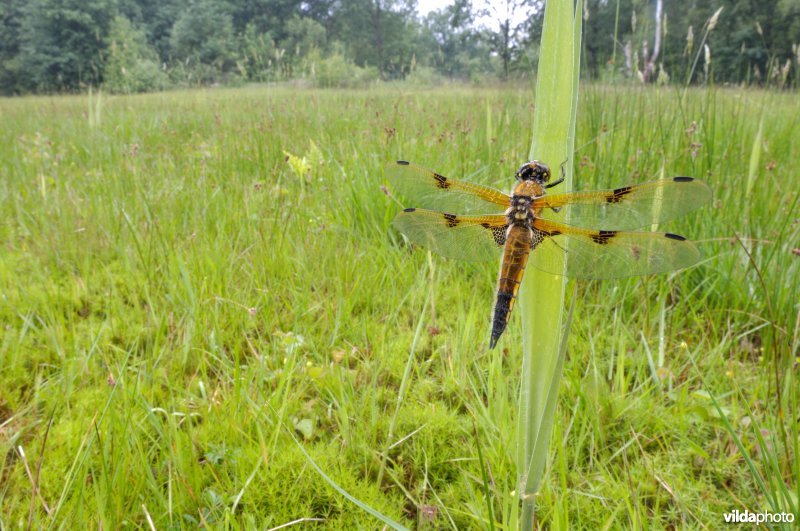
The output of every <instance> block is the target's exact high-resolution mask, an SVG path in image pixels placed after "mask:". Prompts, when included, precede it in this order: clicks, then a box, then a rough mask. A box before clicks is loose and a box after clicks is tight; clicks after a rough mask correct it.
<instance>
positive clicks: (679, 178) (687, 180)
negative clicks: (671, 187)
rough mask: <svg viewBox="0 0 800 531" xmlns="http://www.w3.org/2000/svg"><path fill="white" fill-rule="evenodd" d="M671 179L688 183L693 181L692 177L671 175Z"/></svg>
mask: <svg viewBox="0 0 800 531" xmlns="http://www.w3.org/2000/svg"><path fill="white" fill-rule="evenodd" d="M672 180H673V181H675V182H676V183H690V182H692V181H694V177H673V178H672Z"/></svg>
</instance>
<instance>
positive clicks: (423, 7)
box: [417, 0, 525, 27]
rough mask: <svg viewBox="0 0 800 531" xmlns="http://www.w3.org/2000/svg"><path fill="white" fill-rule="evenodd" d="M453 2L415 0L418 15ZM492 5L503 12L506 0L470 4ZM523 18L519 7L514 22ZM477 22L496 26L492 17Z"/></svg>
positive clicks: (523, 14)
mask: <svg viewBox="0 0 800 531" xmlns="http://www.w3.org/2000/svg"><path fill="white" fill-rule="evenodd" d="M452 3H453V0H417V13H418V14H419V16H420V17H424V16H425V15H427V14H428V13H430V12H431V11H434V10H436V9H441V8H443V7H445V6H449V5H451V4H452ZM487 4H488V5H492V6H494V7H495V8H496V9H497V11H498V12H499V14H502V13H505V7H506V2H505V1H503V0H487V1H486V2H485V3H484V2H481V1H480V0H473V2H472V6H473V7H486V5H487ZM524 19H525V10H524V9H520V10H519V11H518V12H517V13H516V14H515V16H514V22H516V23H519V22H522V21H523V20H524ZM478 22H479V23H483V24H485V25H487V26H489V27H494V26H496V21H495V20H493V19H492V17H486V18H479V19H478Z"/></svg>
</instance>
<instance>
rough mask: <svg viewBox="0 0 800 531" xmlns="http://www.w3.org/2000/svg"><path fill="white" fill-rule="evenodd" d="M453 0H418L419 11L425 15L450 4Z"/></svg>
mask: <svg viewBox="0 0 800 531" xmlns="http://www.w3.org/2000/svg"><path fill="white" fill-rule="evenodd" d="M452 3H453V0H417V13H419V14H420V16H422V17H424V16H425V15H427V14H428V13H430V12H431V11H434V10H436V9H441V8H443V7H444V6H449V5H450V4H452Z"/></svg>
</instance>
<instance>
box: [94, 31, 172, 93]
mask: <svg viewBox="0 0 800 531" xmlns="http://www.w3.org/2000/svg"><path fill="white" fill-rule="evenodd" d="M104 74H105V75H104V83H103V86H104V87H105V88H106V89H108V90H109V91H110V92H146V91H150V90H158V89H161V88H163V87H165V86H166V82H167V80H166V75H165V74H164V73H163V72H162V71H161V69H160V68H159V62H158V55H157V53H156V51H155V49H154V48H153V47H152V46H150V45H149V44H148V43H147V37H146V35H145V33H144V31H142V30H140V29H136V28H134V27H133V25H132V24H131V22H130V21H129V20H128V19H127V18H125V17H116V18H115V19H114V21H113V22H112V24H111V30H110V33H109V45H108V56H107V58H106V64H105V69H104Z"/></svg>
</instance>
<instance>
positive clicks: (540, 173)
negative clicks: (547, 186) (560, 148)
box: [514, 160, 550, 184]
mask: <svg viewBox="0 0 800 531" xmlns="http://www.w3.org/2000/svg"><path fill="white" fill-rule="evenodd" d="M514 177H516V178H517V180H518V181H519V182H523V181H534V182H536V183H538V184H544V183H546V182H547V181H549V180H550V168H549V167H548V166H547V164H545V163H544V162H539V161H538V160H532V161H530V162H526V163H525V164H523V165H522V166H520V168H519V169H518V170H517V173H515V174H514Z"/></svg>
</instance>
